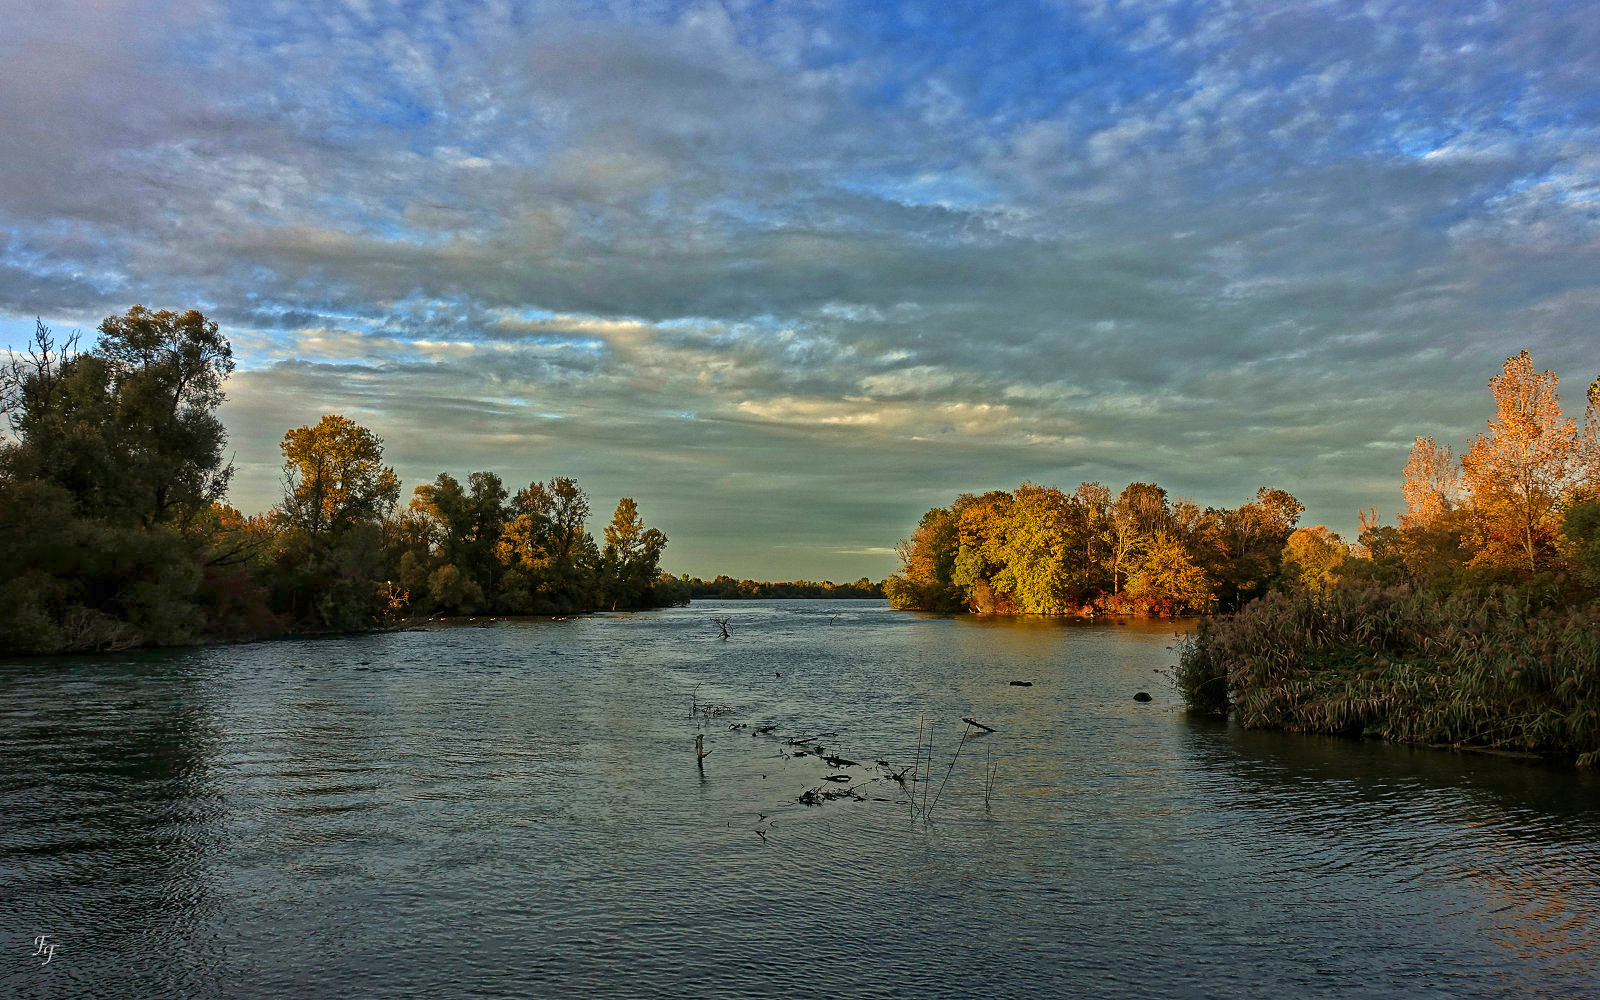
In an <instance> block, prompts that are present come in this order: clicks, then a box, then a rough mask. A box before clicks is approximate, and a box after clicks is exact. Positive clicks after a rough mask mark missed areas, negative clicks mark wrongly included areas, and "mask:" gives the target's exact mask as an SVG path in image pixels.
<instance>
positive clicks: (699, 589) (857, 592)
mask: <svg viewBox="0 0 1600 1000" xmlns="http://www.w3.org/2000/svg"><path fill="white" fill-rule="evenodd" d="M679 580H680V582H681V583H684V584H687V585H688V587H689V595H690V596H691V597H692V598H694V599H695V600H697V601H699V600H708V599H709V600H718V601H759V600H848V599H862V598H866V599H870V598H882V597H883V586H882V585H881V584H877V583H873V582H872V581H871V580H869V579H867V578H866V577H861V578H860V579H859V580H856V581H855V582H854V583H834V582H833V581H832V580H815V581H813V580H783V581H769V580H735V579H734V578H733V577H731V576H718V577H717V578H716V579H714V580H702V579H700V578H699V577H698V576H695V577H690V576H684V577H680V578H679Z"/></svg>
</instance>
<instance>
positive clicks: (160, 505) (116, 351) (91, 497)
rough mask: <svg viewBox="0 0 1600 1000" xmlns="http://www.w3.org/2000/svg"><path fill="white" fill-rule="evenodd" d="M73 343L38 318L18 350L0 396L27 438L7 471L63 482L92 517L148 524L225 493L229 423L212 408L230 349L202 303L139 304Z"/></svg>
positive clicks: (179, 516) (229, 363) (182, 514)
mask: <svg viewBox="0 0 1600 1000" xmlns="http://www.w3.org/2000/svg"><path fill="white" fill-rule="evenodd" d="M100 334H101V337H100V341H99V343H98V344H97V345H96V346H95V348H94V350H93V351H91V352H90V353H87V354H80V353H77V351H76V348H75V338H72V339H69V340H68V341H67V342H66V344H64V345H59V346H58V345H56V344H55V342H54V341H53V339H52V338H51V336H50V332H49V329H48V328H46V327H45V326H44V324H43V323H38V324H36V329H35V335H34V346H33V347H32V348H30V350H29V351H28V354H27V356H26V357H24V358H18V357H17V356H16V355H12V357H11V359H10V363H9V365H8V366H7V368H6V371H5V374H4V376H3V378H0V382H3V385H0V406H3V408H4V409H5V410H6V412H7V416H8V417H9V418H10V420H11V424H12V428H13V430H14V431H15V432H16V434H17V435H18V437H19V438H20V439H21V442H20V444H19V445H17V446H14V447H13V448H12V449H8V451H10V452H11V454H9V455H8V456H7V457H6V460H5V465H6V467H7V468H8V469H9V470H10V472H11V474H15V475H20V476H22V477H24V478H32V479H43V480H47V481H50V482H55V483H58V484H60V485H61V486H63V487H64V488H66V489H67V490H68V491H69V492H71V493H72V495H73V497H74V503H75V506H76V507H77V509H78V510H79V511H80V512H81V513H83V514H85V515H87V516H90V517H95V518H103V519H109V520H113V521H119V522H131V523H136V524H138V525H140V526H142V527H145V528H150V527H153V526H155V525H158V524H165V523H169V522H172V521H175V520H176V521H180V522H187V521H188V520H189V519H190V518H192V517H193V516H194V515H195V514H197V513H199V512H200V511H202V510H204V509H205V508H206V507H207V506H209V505H210V504H211V503H212V502H214V501H216V500H220V499H221V498H222V497H223V496H224V495H225V494H226V492H227V485H228V480H229V478H230V476H231V475H232V471H233V470H232V467H231V466H228V465H225V464H224V463H223V460H222V453H223V449H224V446H225V445H226V443H227V431H226V430H225V429H224V428H223V426H222V421H221V420H220V419H218V417H217V415H216V410H217V407H218V406H220V405H221V404H222V401H223V399H224V398H225V397H224V394H223V392H222V382H223V380H225V379H226V378H227V377H228V375H229V374H230V373H231V372H232V371H233V367H234V365H233V351H232V348H231V347H230V346H229V344H228V341H227V340H226V339H225V338H224V337H222V336H221V334H220V333H218V330H217V324H216V323H214V322H212V321H210V320H208V319H206V317H205V316H204V315H202V314H201V313H199V312H196V311H194V310H190V311H188V312H185V313H181V314H180V313H175V312H171V311H169V310H161V311H159V312H152V311H150V310H148V309H145V308H144V307H143V306H134V307H133V308H132V309H130V310H128V312H127V313H125V314H123V315H121V316H109V317H107V318H106V319H105V321H104V322H102V323H101V324H100Z"/></svg>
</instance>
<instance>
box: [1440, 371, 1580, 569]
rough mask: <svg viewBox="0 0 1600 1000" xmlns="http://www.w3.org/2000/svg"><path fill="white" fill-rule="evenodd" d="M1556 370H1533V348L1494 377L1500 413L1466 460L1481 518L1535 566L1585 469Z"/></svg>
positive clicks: (1486, 529) (1467, 480) (1527, 565)
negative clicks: (1559, 392) (1565, 413)
mask: <svg viewBox="0 0 1600 1000" xmlns="http://www.w3.org/2000/svg"><path fill="white" fill-rule="evenodd" d="M1556 383H1557V379H1556V375H1555V373H1554V372H1551V371H1546V372H1543V373H1542V374H1541V373H1539V372H1537V371H1535V370H1534V367H1533V360H1532V358H1530V357H1529V355H1528V352H1527V351H1523V352H1521V353H1520V354H1518V355H1516V356H1515V357H1511V358H1507V359H1506V363H1505V368H1504V370H1503V371H1502V372H1501V374H1499V375H1497V376H1495V377H1494V378H1492V379H1490V380H1489V389H1490V391H1491V392H1492V393H1493V394H1494V399H1495V415H1494V417H1493V418H1491V419H1490V420H1489V432H1488V434H1487V435H1485V434H1479V435H1478V436H1477V438H1476V439H1475V440H1474V441H1473V442H1472V445H1471V447H1470V448H1468V449H1467V453H1466V454H1465V455H1463V456H1462V458H1461V472H1462V480H1463V482H1464V484H1465V486H1466V489H1467V492H1468V493H1469V494H1470V495H1471V497H1472V503H1473V507H1474V508H1475V509H1476V511H1477V513H1478V515H1479V518H1480V520H1481V521H1482V522H1483V528H1482V531H1483V534H1484V536H1485V537H1486V538H1489V539H1497V540H1499V541H1500V542H1501V543H1502V544H1503V546H1504V549H1505V550H1506V551H1508V553H1514V555H1515V558H1516V560H1517V562H1518V563H1520V564H1521V566H1522V568H1524V569H1526V570H1528V571H1529V572H1533V571H1535V570H1537V569H1538V568H1539V563H1540V561H1541V559H1542V558H1543V557H1544V555H1545V551H1544V550H1545V549H1546V548H1548V540H1549V538H1551V537H1553V534H1554V531H1555V529H1556V527H1557V526H1558V525H1557V522H1558V520H1559V519H1558V518H1557V516H1556V514H1557V511H1558V509H1559V508H1560V506H1561V505H1562V504H1563V503H1564V502H1565V501H1566V500H1567V499H1568V498H1569V496H1570V494H1571V493H1572V492H1573V490H1574V488H1575V487H1576V486H1577V485H1578V484H1579V482H1580V479H1581V472H1582V471H1583V468H1582V466H1583V462H1582V461H1581V459H1582V457H1583V456H1582V454H1581V451H1580V447H1579V437H1578V430H1577V425H1576V424H1575V423H1574V422H1573V421H1572V420H1570V419H1567V418H1565V417H1563V416H1562V414H1561V403H1560V399H1559V397H1558V396H1557V395H1556Z"/></svg>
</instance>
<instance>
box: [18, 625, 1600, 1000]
mask: <svg viewBox="0 0 1600 1000" xmlns="http://www.w3.org/2000/svg"><path fill="white" fill-rule="evenodd" d="M712 615H728V616H730V617H731V618H732V619H733V622H732V638H731V639H730V640H728V641H726V642H724V641H721V640H719V639H718V638H717V630H716V628H715V627H714V626H712V625H711V624H710V617H711V616H712ZM1179 630H1181V626H1174V625H1172V624H1170V623H1168V624H1159V625H1111V624H1096V625H1083V624H1069V623H1061V622H1053V621H1039V620H1020V621H1004V620H994V619H989V620H983V619H974V618H941V617H933V616H921V615H912V614H899V613H894V612H890V611H888V610H887V609H886V607H885V606H884V605H883V604H881V603H879V602H800V601H779V602H730V603H727V604H717V603H697V604H695V605H694V606H692V607H690V608H683V609H674V610H669V611H661V612H653V613H648V614H634V615H603V616H596V617H592V618H579V619H573V620H569V621H554V622H552V621H515V622H511V621H505V622H488V621H482V622H477V623H472V624H464V625H457V626H452V627H448V628H440V629H437V630H433V631H428V632H414V633H397V634H391V635H381V636H369V637H361V638H351V639H337V640H324V641H316V642H279V643H264V644H259V645H252V646H242V647H227V648H217V649H206V650H193V651H182V652H163V653H149V654H139V655H126V656H116V657H101V658H77V659H63V660H51V661H40V662H14V661H13V662H6V663H0V684H3V690H4V693H5V697H4V699H3V701H0V760H3V761H4V768H3V770H0V996H7V997H28V998H32V997H39V998H55V997H95V998H103V997H168V996H170V997H219V998H221V997H225V998H255V997H260V998H267V997H295V996H309V997H321V996H329V997H333V996H337V997H341V998H365V997H372V998H380V997H381V998H391V997H455V996H471V997H489V996H551V995H556V994H557V993H558V992H560V993H562V994H568V993H570V994H571V995H574V996H583V995H594V996H601V997H623V996H667V997H746V996H774V997H779V996H781V997H808V996H815V997H966V996H996V997H1040V996H1091V997H1092V996H1108V997H1109V996H1153V997H1211V996H1245V995H1251V996H1308V997H1323V996H1327V997H1399V996H1407V997H1413V996H1423V997H1428V996H1433V997H1527V996H1595V995H1600V986H1597V978H1596V973H1595V972H1594V970H1595V969H1596V968H1597V967H1600V933H1597V926H1600V924H1597V921H1600V917H1597V914H1600V784H1597V782H1596V780H1595V777H1594V776H1593V775H1590V774H1584V773H1575V772H1572V771H1569V770H1563V769H1557V768H1549V767H1544V766H1539V765H1529V764H1524V763H1519V762H1512V761H1505V760H1499V759H1494V758H1487V757H1479V756H1465V755H1458V754H1452V753H1447V752H1439V751H1428V750H1415V749H1407V748H1399V747H1392V746H1385V745H1383V744H1378V743H1369V742H1353V741H1343V740H1333V739H1324V738H1305V737H1294V736H1287V735H1283V734H1268V733H1246V732H1241V731H1239V730H1238V729H1236V728H1231V727H1228V726H1223V725H1218V724H1215V723H1210V722H1206V721H1203V720H1195V719H1192V718H1190V717H1188V716H1187V715H1186V714H1185V713H1183V712H1182V711H1181V709H1180V707H1179V706H1178V704H1177V700H1176V697H1175V695H1174V694H1173V693H1172V690H1171V687H1170V685H1169V683H1168V681H1167V680H1166V677H1165V674H1164V671H1165V670H1166V668H1168V667H1169V666H1170V665H1171V664H1172V663H1173V662H1174V660H1175V656H1174V653H1173V652H1172V650H1171V647H1172V645H1173V643H1174V641H1175V632H1176V631H1179ZM1013 680H1025V681H1030V682H1031V684H1032V686H1030V687H1017V686H1012V685H1011V683H1010V682H1011V681H1013ZM1140 690H1144V691H1148V692H1150V693H1151V694H1152V695H1153V700H1152V701H1151V702H1149V703H1145V704H1140V703H1137V702H1135V701H1134V700H1133V698H1132V695H1133V694H1134V692H1136V691H1140ZM691 706H695V707H699V708H700V709H701V710H702V711H700V712H699V713H698V714H695V715H693V716H691ZM708 706H709V708H710V713H709V714H708V713H707V712H706V711H705V709H706V708H707V707H708ZM963 716H966V717H970V718H974V719H977V720H978V721H980V722H983V723H985V724H986V725H989V726H992V727H993V728H994V729H995V730H996V732H995V733H993V734H992V735H986V736H982V737H981V738H975V739H969V740H967V741H966V742H964V743H963V741H962V734H963V732H964V731H966V729H967V727H966V726H965V725H964V724H963V723H962V722H961V721H960V719H961V718H962V717H963ZM767 726H771V727H775V728H773V729H772V731H770V732H768V733H764V734H761V733H756V732H755V730H756V729H758V728H761V727H767ZM919 726H920V727H921V728H922V733H923V738H924V739H925V740H927V739H931V740H932V742H933V744H934V753H933V761H934V764H933V767H932V781H931V782H930V783H928V784H925V785H922V786H920V787H919V786H918V785H916V784H912V786H911V787H913V788H918V791H917V795H918V799H919V801H924V800H926V801H930V802H933V801H934V798H935V796H936V803H935V804H933V805H932V807H931V809H930V810H929V815H928V816H927V817H926V818H923V817H920V816H918V815H917V814H916V813H915V810H914V808H913V806H912V804H911V802H910V800H909V799H908V798H907V795H906V793H905V792H904V791H903V790H902V788H901V787H900V785H899V784H898V783H897V782H895V781H893V780H891V779H890V778H889V777H887V774H888V773H889V772H890V771H893V772H900V771H903V770H904V769H907V768H910V767H912V766H913V762H914V761H915V760H917V759H918V756H919V755H918V750H917V746H918V739H919V736H918V733H919ZM735 727H738V728H735ZM697 734H698V735H703V736H704V737H705V746H706V748H707V749H708V750H709V751H710V753H709V755H708V756H707V757H706V758H705V760H704V762H703V766H697V764H696V760H695V749H694V737H695V736H696V735H697ZM815 734H829V735H825V736H823V737H822V739H821V742H822V743H823V744H824V746H825V748H826V752H827V753H829V754H832V755H837V756H842V757H844V758H848V759H850V760H853V761H857V762H859V765H860V766H856V767H845V768H842V769H834V768H830V767H829V766H828V765H827V764H826V763H824V762H823V761H821V760H819V759H818V757H817V756H816V755H814V754H811V755H807V756H797V755H796V754H795V751H796V749H797V748H796V747H795V746H793V745H790V744H789V743H788V742H787V741H788V740H791V739H795V738H798V737H803V736H810V735H815ZM958 748H959V750H960V755H959V756H958V757H956V758H955V760H954V763H953V765H952V755H953V754H954V753H955V752H956V751H957V749H958ZM924 759H926V758H924ZM880 761H881V762H883V764H879V763H878V762H880ZM884 765H887V766H884ZM836 770H840V771H842V772H843V773H846V774H849V775H850V776H851V777H852V780H851V781H850V782H845V783H835V782H829V781H825V780H824V776H825V775H826V774H828V773H830V771H836ZM991 771H992V775H993V777H992V780H989V779H988V777H987V776H988V775H989V774H990V773H991ZM946 774H948V778H947V779H946ZM908 776H909V775H908ZM986 786H988V787H986ZM846 788H848V789H850V790H851V793H850V796H849V797H847V798H841V799H837V800H833V801H828V802H825V803H823V804H821V805H816V806H807V805H804V804H802V803H801V801H800V799H801V797H802V796H803V795H805V793H806V792H808V791H809V790H812V789H821V790H824V791H834V792H839V791H843V790H844V789H846ZM39 935H47V936H48V937H47V942H49V943H54V944H56V945H57V948H56V950H55V952H54V955H53V957H52V958H51V960H50V963H49V964H48V965H43V964H42V962H43V957H42V956H39V955H35V954H33V953H34V951H35V950H36V939H37V937H38V936H39Z"/></svg>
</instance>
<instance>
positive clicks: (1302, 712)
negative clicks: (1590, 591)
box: [1175, 587, 1600, 767]
mask: <svg viewBox="0 0 1600 1000" xmlns="http://www.w3.org/2000/svg"><path fill="white" fill-rule="evenodd" d="M1597 623H1600V601H1595V600H1592V599H1591V600H1588V601H1583V602H1577V603H1569V602H1567V601H1564V600H1562V598H1561V595H1560V594H1559V593H1557V592H1554V591H1550V592H1545V593H1541V594H1538V595H1533V594H1529V593H1526V592H1523V591H1520V590H1515V589H1509V588H1501V589H1490V590H1482V591H1470V592H1458V593H1453V594H1438V593H1433V592H1430V591H1427V590H1423V589H1415V588H1410V587H1392V588H1375V587H1369V588H1361V589H1356V588H1335V589H1333V590H1331V591H1328V592H1327V593H1325V594H1311V593H1300V594H1286V593H1281V592H1275V593H1272V594H1270V595H1268V596H1267V597H1265V598H1263V599H1262V600H1260V601H1257V602H1255V603H1253V604H1251V605H1249V606H1248V607H1246V608H1245V609H1244V610H1243V611H1241V612H1240V613H1239V614H1238V615H1236V616H1233V617H1231V618H1215V619H1207V620H1205V621H1203V622H1201V624H1200V626H1199V628H1198V629H1197V630H1196V632H1195V634H1194V637H1193V639H1192V640H1191V641H1190V642H1189V644H1188V645H1187V646H1186V647H1185V648H1184V650H1183V652H1182V656H1181V658H1180V662H1179V666H1178V670H1177V673H1176V677H1175V680H1176V683H1177V686H1178V690H1179V692H1180V694H1181V695H1182V696H1183V698H1184V701H1185V703H1186V704H1187V705H1188V706H1189V708H1190V709H1191V710H1194V711H1199V712H1205V713H1211V714H1218V715H1226V714H1228V713H1230V712H1231V713H1232V714H1233V715H1234V717H1235V718H1236V719H1237V720H1238V722H1239V723H1240V725H1242V726H1244V727H1246V728H1250V729H1281V730H1286V731H1290V732H1304V733H1327V734H1343V735H1355V736H1374V737H1379V738H1382V739H1385V740H1390V741H1393V742H1400V743H1413V744H1423V745H1430V746H1438V745H1444V746H1452V747H1462V748H1477V749H1487V750H1496V751H1509V752H1516V753H1526V754H1537V755H1539V756H1541V757H1547V758H1554V759H1559V760H1564V761H1568V762H1571V763H1575V764H1577V765H1578V766H1580V767H1594V766H1596V764H1600V625H1597Z"/></svg>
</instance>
